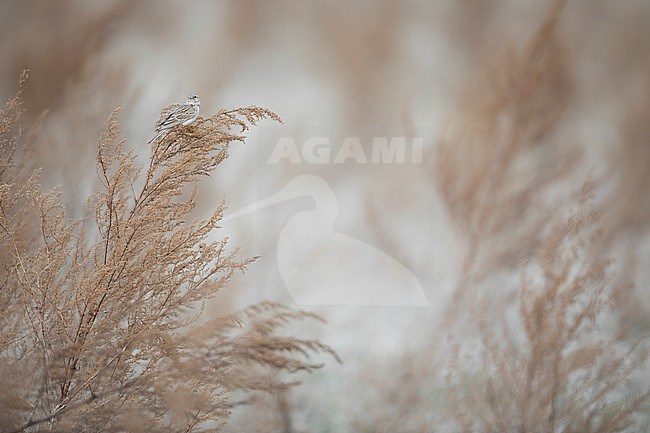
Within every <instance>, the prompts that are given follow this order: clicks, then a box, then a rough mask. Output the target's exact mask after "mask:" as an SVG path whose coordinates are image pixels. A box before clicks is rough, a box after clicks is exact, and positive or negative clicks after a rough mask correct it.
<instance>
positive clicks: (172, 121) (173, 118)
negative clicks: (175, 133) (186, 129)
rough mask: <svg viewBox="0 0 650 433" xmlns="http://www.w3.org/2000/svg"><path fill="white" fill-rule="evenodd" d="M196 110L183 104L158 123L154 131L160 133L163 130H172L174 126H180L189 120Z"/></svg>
mask: <svg viewBox="0 0 650 433" xmlns="http://www.w3.org/2000/svg"><path fill="white" fill-rule="evenodd" d="M195 112H196V109H195V108H194V107H193V106H191V105H189V104H184V105H181V106H180V107H178V108H176V109H175V110H174V111H172V112H171V113H169V116H167V117H166V118H165V119H164V120H162V121H160V122H158V124H157V125H156V131H162V130H165V129H169V128H173V127H174V126H178V125H181V124H182V123H183V122H185V121H186V120H189V119H191V118H192V117H193V116H194V113H195Z"/></svg>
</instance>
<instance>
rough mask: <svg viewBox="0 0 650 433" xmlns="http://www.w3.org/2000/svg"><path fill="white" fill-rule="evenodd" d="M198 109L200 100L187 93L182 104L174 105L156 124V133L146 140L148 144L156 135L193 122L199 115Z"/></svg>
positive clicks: (199, 109)
mask: <svg viewBox="0 0 650 433" xmlns="http://www.w3.org/2000/svg"><path fill="white" fill-rule="evenodd" d="M200 111H201V101H199V97H198V96H197V95H189V96H188V97H187V101H185V103H184V104H182V105H179V106H178V107H176V108H175V109H174V110H173V111H172V112H171V113H169V115H168V116H167V117H166V118H165V119H164V120H162V121H159V122H158V123H157V124H156V129H155V131H156V135H154V136H153V138H152V139H151V140H149V141H148V144H151V143H153V142H154V141H155V140H156V139H157V138H158V137H160V136H161V135H162V134H164V133H166V132H168V131H169V130H170V129H172V128H175V127H177V126H185V125H189V124H190V123H192V122H194V121H195V120H196V118H197V117H199V112H200Z"/></svg>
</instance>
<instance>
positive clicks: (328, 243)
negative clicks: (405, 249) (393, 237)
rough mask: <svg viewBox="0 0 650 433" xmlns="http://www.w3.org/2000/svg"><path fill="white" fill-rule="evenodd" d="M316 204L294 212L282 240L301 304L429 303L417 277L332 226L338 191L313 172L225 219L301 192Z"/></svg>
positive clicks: (287, 272) (283, 259) (281, 253)
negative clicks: (307, 209) (308, 208)
mask: <svg viewBox="0 0 650 433" xmlns="http://www.w3.org/2000/svg"><path fill="white" fill-rule="evenodd" d="M305 195H307V196H311V197H312V199H313V200H314V201H315V203H316V208H315V209H313V210H310V211H301V212H297V213H296V214H295V215H293V216H292V217H291V218H290V219H289V220H288V221H287V223H286V224H285V225H284V226H283V227H282V230H281V232H280V237H279V240H278V266H279V270H280V276H281V277H282V280H283V281H284V283H285V285H286V288H287V290H288V291H289V293H290V294H291V296H292V297H293V298H294V300H295V301H296V303H298V304H300V305H419V306H428V305H430V304H429V302H428V300H427V298H426V296H425V295H424V291H423V290H422V286H421V285H420V282H419V280H418V279H417V277H416V276H415V275H414V274H413V273H412V272H411V271H410V270H409V269H407V268H406V267H405V266H403V265H402V264H401V263H399V262H398V261H397V260H395V259H394V258H393V257H391V256H389V255H388V254H386V253H385V252H383V251H381V250H380V249H378V248H376V247H374V246H372V245H369V244H367V243H365V242H362V241H360V240H358V239H355V238H353V237H351V236H348V235H346V234H343V233H336V232H334V221H335V219H336V216H337V214H338V205H337V199H336V195H335V194H334V191H332V189H331V188H330V186H329V185H328V184H327V182H326V181H325V180H324V179H322V178H320V177H318V176H313V175H302V176H298V177H296V178H294V179H293V180H291V181H290V182H289V183H288V184H287V185H286V186H285V187H284V188H283V189H282V190H281V191H280V192H278V193H276V194H274V195H272V196H270V197H268V198H266V199H263V200H260V201H258V202H256V203H254V204H252V205H250V206H247V207H245V208H243V209H241V210H239V211H237V212H234V213H233V214H230V215H228V216H227V217H225V218H224V219H223V221H222V222H225V221H227V220H230V219H233V218H237V217H240V216H242V215H245V214H248V213H251V212H255V211H259V210H260V209H262V208H265V207H268V206H271V205H273V204H276V203H280V202H283V201H286V200H290V199H293V198H297V197H301V196H305Z"/></svg>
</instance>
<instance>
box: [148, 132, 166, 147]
mask: <svg viewBox="0 0 650 433" xmlns="http://www.w3.org/2000/svg"><path fill="white" fill-rule="evenodd" d="M164 132H165V130H162V131H159V132H158V133H157V134H156V135H154V136H153V138H151V140H149V141H147V144H149V145H151V143H153V142H154V141H156V139H157V138H158V137H160V136H161V135H162V134H163V133H164Z"/></svg>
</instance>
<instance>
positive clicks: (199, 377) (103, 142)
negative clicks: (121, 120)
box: [0, 78, 338, 432]
mask: <svg viewBox="0 0 650 433" xmlns="http://www.w3.org/2000/svg"><path fill="white" fill-rule="evenodd" d="M24 80H25V78H21V88H22V84H23V83H24ZM19 95H20V91H19ZM21 111H22V108H21V103H20V98H19V96H18V97H16V98H14V99H12V100H10V101H9V102H8V103H7V104H6V105H5V107H4V108H3V109H2V112H1V113H0V122H1V123H0V128H1V129H0V140H1V141H0V144H1V145H2V146H1V149H0V157H1V158H0V181H1V182H2V183H1V185H0V230H1V233H0V242H1V244H2V250H1V252H0V254H1V258H2V268H1V269H2V274H1V277H0V279H1V280H2V290H1V291H0V298H1V299H0V301H1V302H0V309H2V315H1V317H2V319H0V369H1V370H2V374H0V382H1V383H0V390H1V391H0V406H1V407H2V408H3V410H2V411H1V412H2V413H1V414H0V430H1V431H7V432H9V431H13V432H20V431H39V430H41V429H47V430H48V431H61V432H74V431H88V430H93V431H98V430H102V431H130V432H139V431H141V432H166V431H169V432H177V431H186V432H191V431H204V430H209V431H214V430H216V429H219V426H221V425H222V424H223V423H224V421H225V420H226V418H227V416H228V414H229V409H230V408H231V407H232V405H233V404H236V403H231V402H230V401H229V397H230V394H231V392H232V391H234V390H237V389H239V390H248V391H252V390H264V391H280V390H284V389H286V388H287V387H289V386H291V385H293V384H295V383H297V381H295V380H291V381H282V380H278V379H275V380H271V379H269V377H271V376H274V377H276V378H277V377H278V376H277V375H269V371H273V372H282V371H284V372H287V373H294V372H298V371H311V370H313V369H317V368H319V367H320V366H321V364H320V363H317V362H314V361H311V360H310V359H309V357H310V355H311V354H314V353H326V354H329V355H331V356H333V357H334V358H337V357H336V354H335V353H334V352H333V351H332V350H331V349H330V348H329V347H328V346H326V345H324V344H321V343H319V342H318V341H314V340H307V339H298V338H294V337H286V336H281V335H280V334H279V332H278V331H280V329H281V328H283V327H287V326H289V325H291V324H292V323H294V322H296V321H301V320H313V319H315V320H322V319H321V318H320V317H318V316H316V315H314V314H311V313H307V312H302V311H296V310H293V309H290V308H288V307H285V306H282V305H279V304H274V303H263V304H260V305H258V306H253V307H250V308H248V309H246V310H244V311H242V312H241V313H238V314H235V315H233V316H230V317H225V318H221V319H219V320H213V321H209V322H206V323H204V324H202V325H198V324H197V319H198V318H199V316H200V315H201V313H202V312H203V304H204V302H205V301H207V300H209V299H210V298H212V297H213V296H214V295H215V294H216V292H217V291H218V290H220V289H221V288H223V287H224V286H225V285H226V284H227V283H228V282H229V280H230V279H231V277H232V275H233V273H234V272H236V271H242V272H243V271H244V270H245V269H246V267H247V266H248V265H249V264H251V263H252V262H253V261H254V260H255V258H248V259H238V258H237V250H236V249H234V250H229V249H228V247H227V239H217V240H214V239H215V232H216V231H217V229H218V224H219V221H220V219H221V216H222V213H223V209H224V207H223V204H221V205H220V206H219V207H218V208H217V209H216V210H215V212H214V213H213V214H212V216H210V217H209V218H207V219H195V220H191V221H188V215H189V213H190V212H191V211H192V210H193V209H194V207H195V205H196V192H195V191H194V190H193V191H192V192H190V193H189V194H186V192H187V189H188V187H192V185H193V184H194V183H196V182H198V181H200V180H202V179H204V178H205V177H207V176H209V175H210V174H211V173H212V172H213V171H214V170H215V169H216V168H217V166H218V165H219V164H221V163H222V162H223V161H224V160H225V159H226V158H227V156H228V148H229V145H230V144H231V143H232V142H234V141H244V139H245V135H243V134H244V133H245V132H246V131H247V130H248V128H249V126H250V125H255V124H256V123H257V122H258V121H260V120H262V119H272V120H275V121H281V119H280V118H279V117H278V116H277V115H276V114H275V113H273V112H272V111H270V110H267V109H264V108H260V107H248V108H240V109H235V110H229V111H222V112H219V113H217V114H216V115H214V116H211V117H208V118H199V119H198V120H197V121H196V122H195V123H194V124H192V125H190V126H186V127H180V128H177V129H174V130H172V131H171V132H170V133H169V134H168V135H167V136H165V137H164V138H163V139H161V140H158V141H157V142H156V143H155V144H154V146H153V148H152V150H151V158H150V160H149V164H148V166H146V168H145V169H143V168H142V167H139V166H137V165H136V162H135V161H136V155H135V153H134V151H133V150H129V149H128V148H127V146H126V142H125V140H123V139H121V138H120V133H121V131H120V127H119V124H118V121H117V116H118V113H119V110H116V111H115V112H114V113H113V114H112V115H111V116H110V118H109V119H108V122H107V126H106V130H105V132H104V133H103V134H102V135H101V138H100V141H99V144H98V151H97V174H98V176H99V180H100V185H101V187H100V190H99V191H97V192H96V193H94V194H93V195H92V196H91V197H90V198H89V200H88V205H87V209H88V216H87V218H86V219H84V220H82V221H73V220H71V219H69V218H68V217H67V216H66V213H65V209H64V206H63V205H62V204H61V202H60V200H59V195H60V193H59V192H57V191H42V190H41V189H40V186H39V182H38V173H37V172H32V173H30V174H29V175H27V176H26V175H25V169H24V168H23V161H21V159H20V158H15V156H16V155H17V149H18V148H19V147H20V146H22V144H23V141H24V140H22V141H21V129H20V123H19V121H20V113H21ZM233 131H234V132H233ZM337 359H338V358H337Z"/></svg>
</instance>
